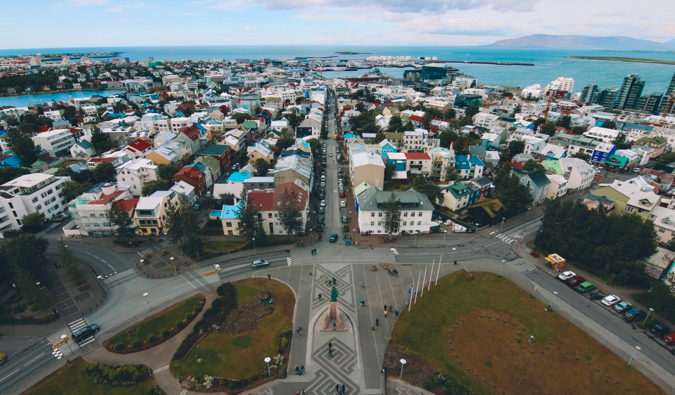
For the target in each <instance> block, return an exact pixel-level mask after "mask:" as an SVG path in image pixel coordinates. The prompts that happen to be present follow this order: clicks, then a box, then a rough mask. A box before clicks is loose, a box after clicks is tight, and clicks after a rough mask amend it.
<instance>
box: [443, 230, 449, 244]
mask: <svg viewBox="0 0 675 395" xmlns="http://www.w3.org/2000/svg"><path fill="white" fill-rule="evenodd" d="M447 235H448V231H447V230H444V231H443V247H445V236H447Z"/></svg>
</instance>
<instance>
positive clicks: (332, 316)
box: [319, 287, 347, 332]
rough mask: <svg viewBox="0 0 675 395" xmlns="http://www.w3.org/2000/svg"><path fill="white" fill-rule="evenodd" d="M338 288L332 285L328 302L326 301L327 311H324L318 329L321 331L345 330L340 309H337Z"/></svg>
mask: <svg viewBox="0 0 675 395" xmlns="http://www.w3.org/2000/svg"><path fill="white" fill-rule="evenodd" d="M338 295H339V293H338V290H337V288H335V287H333V289H331V291H330V302H329V303H328V311H327V312H326V319H325V320H324V322H323V325H321V328H320V329H319V331H321V332H346V331H347V327H346V326H345V324H344V322H342V318H340V309H338V302H337V299H338Z"/></svg>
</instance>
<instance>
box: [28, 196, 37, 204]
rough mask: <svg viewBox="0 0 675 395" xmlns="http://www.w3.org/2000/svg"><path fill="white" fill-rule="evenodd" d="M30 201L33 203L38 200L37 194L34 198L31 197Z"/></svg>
mask: <svg viewBox="0 0 675 395" xmlns="http://www.w3.org/2000/svg"><path fill="white" fill-rule="evenodd" d="M30 201H31V202H33V203H37V201H38V198H37V196H35V197H34V198H32V199H31V200H30Z"/></svg>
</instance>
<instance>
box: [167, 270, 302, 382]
mask: <svg viewBox="0 0 675 395" xmlns="http://www.w3.org/2000/svg"><path fill="white" fill-rule="evenodd" d="M233 285H234V287H235V290H236V298H237V305H240V304H246V303H257V302H256V301H255V300H254V297H255V296H256V295H258V294H259V293H260V292H262V291H265V292H269V293H270V294H271V295H272V298H273V299H274V304H273V305H272V306H273V307H274V311H273V312H272V313H271V314H269V315H266V316H264V317H262V318H261V320H260V321H259V322H258V325H257V327H256V328H255V329H253V330H249V331H246V332H245V333H236V334H227V333H224V332H212V333H209V334H208V335H206V337H204V338H203V339H202V340H200V341H199V343H197V345H196V346H195V347H194V348H193V349H192V351H190V354H188V356H187V357H185V359H184V360H182V361H172V362H171V372H172V373H173V375H174V376H183V377H186V376H200V375H205V374H206V375H210V376H214V377H222V378H228V379H243V378H246V377H249V376H251V375H253V374H255V373H258V372H260V371H262V370H263V369H264V368H265V364H264V362H262V361H263V360H264V358H265V357H273V356H274V355H276V354H277V349H278V346H279V337H280V335H281V334H282V333H284V332H286V331H288V330H292V324H293V322H292V320H293V309H294V308H295V296H294V294H293V292H292V291H291V290H290V289H289V288H288V287H287V286H286V285H284V284H282V283H280V282H278V281H269V280H267V279H249V280H244V281H239V282H236V283H234V284H233ZM257 361H260V363H258V362H257Z"/></svg>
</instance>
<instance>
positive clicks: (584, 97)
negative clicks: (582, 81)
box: [579, 84, 598, 104]
mask: <svg viewBox="0 0 675 395" xmlns="http://www.w3.org/2000/svg"><path fill="white" fill-rule="evenodd" d="M597 94H598V86H597V85H596V84H589V85H586V86H585V87H584V90H583V91H581V96H580V97H579V101H580V102H582V103H584V104H590V103H595V98H596V95H597Z"/></svg>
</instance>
